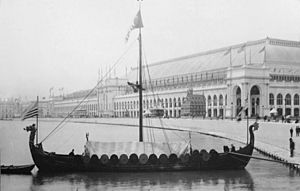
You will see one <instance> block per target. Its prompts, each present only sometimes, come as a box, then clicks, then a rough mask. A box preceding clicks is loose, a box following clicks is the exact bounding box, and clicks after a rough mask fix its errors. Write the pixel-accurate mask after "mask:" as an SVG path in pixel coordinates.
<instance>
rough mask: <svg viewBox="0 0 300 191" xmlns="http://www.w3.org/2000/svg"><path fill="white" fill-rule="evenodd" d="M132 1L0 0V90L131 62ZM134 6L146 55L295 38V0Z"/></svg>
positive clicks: (67, 80)
mask: <svg viewBox="0 0 300 191" xmlns="http://www.w3.org/2000/svg"><path fill="white" fill-rule="evenodd" d="M138 9H139V2H138V1H136V0H63V1H61V0H0V98H8V97H27V98H28V99H34V98H35V97H36V96H40V97H49V90H50V88H51V87H53V88H54V91H53V92H54V94H55V95H59V94H60V93H61V92H60V91H59V89H61V88H63V91H64V94H68V93H72V92H74V91H78V90H86V89H90V88H93V87H94V86H95V85H96V83H97V79H98V76H99V73H100V74H101V73H102V74H103V75H104V74H105V73H106V72H107V71H108V70H109V68H110V67H111V66H113V65H114V64H115V63H117V60H118V59H119V58H122V59H121V62H118V64H117V66H116V69H113V70H112V71H113V73H112V75H114V73H116V75H117V76H119V77H122V76H124V75H125V73H126V68H127V70H128V71H129V69H130V68H131V67H136V65H137V62H138V49H137V48H138V43H137V40H136V39H137V35H138V33H137V30H134V31H132V32H131V35H130V39H129V41H128V42H127V43H125V36H126V34H127V32H128V29H129V27H130V26H131V25H132V23H133V19H134V17H135V15H136V13H137V11H138ZM141 13H142V18H143V23H144V28H143V29H142V36H143V38H142V39H143V52H144V53H145V57H146V62H147V63H153V62H157V61H163V60H167V59H170V58H176V57H180V56H185V55H189V54H194V53H199V52H202V51H206V50H211V49H217V48H221V47H225V46H230V45H233V44H238V43H243V42H247V41H251V40H259V39H263V38H266V37H272V38H279V39H285V40H295V41H300V25H299V23H300V0H251V1H249V0H188V1H183V0H163V1H162V0H144V1H142V3H141ZM124 52H126V54H124ZM123 55H124V56H123ZM99 70H100V71H102V72H99Z"/></svg>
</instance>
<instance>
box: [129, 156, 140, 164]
mask: <svg viewBox="0 0 300 191" xmlns="http://www.w3.org/2000/svg"><path fill="white" fill-rule="evenodd" d="M138 161H139V158H138V156H137V155H136V154H135V153H133V154H131V155H130V157H129V162H130V163H131V164H136V163H137V162H138Z"/></svg>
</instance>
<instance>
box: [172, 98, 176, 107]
mask: <svg viewBox="0 0 300 191" xmlns="http://www.w3.org/2000/svg"><path fill="white" fill-rule="evenodd" d="M173 103H174V107H176V98H174V99H173Z"/></svg>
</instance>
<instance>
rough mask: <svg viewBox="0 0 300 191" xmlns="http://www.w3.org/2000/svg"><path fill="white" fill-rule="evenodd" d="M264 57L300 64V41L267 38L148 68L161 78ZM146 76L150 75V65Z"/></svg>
mask: <svg viewBox="0 0 300 191" xmlns="http://www.w3.org/2000/svg"><path fill="white" fill-rule="evenodd" d="M230 49H231V60H232V61H231V62H230V54H229V50H230ZM265 51H266V52H265ZM226 53H228V54H226ZM265 53H266V54H265ZM265 55H266V57H265ZM245 57H246V59H245ZM264 59H265V60H266V64H274V63H296V64H297V65H299V66H300V42H297V41H287V40H280V39H271V38H266V39H262V40H257V41H250V42H245V43H241V44H236V45H232V46H228V47H223V48H219V49H215V50H209V51H205V52H201V53H198V54H192V55H188V56H184V57H179V58H174V59H170V60H165V61H161V62H156V63H152V64H150V65H149V66H148V69H149V73H150V77H151V79H160V78H165V77H168V76H174V75H184V74H189V73H196V72H205V71H211V70H224V69H226V68H228V67H229V66H230V65H231V64H232V66H233V67H235V66H241V65H243V64H244V63H245V60H246V63H247V64H251V65H262V64H263V63H264ZM136 70H137V68H132V70H131V71H130V73H129V75H128V79H129V80H133V81H134V80H135V79H137V77H136V74H137V72H136ZM144 77H145V78H146V79H147V78H148V71H147V69H145V74H144Z"/></svg>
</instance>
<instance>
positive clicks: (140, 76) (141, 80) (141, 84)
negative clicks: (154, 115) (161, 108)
mask: <svg viewBox="0 0 300 191" xmlns="http://www.w3.org/2000/svg"><path fill="white" fill-rule="evenodd" d="M140 11H141V1H139V14H141V12H140ZM142 66H143V65H142V29H141V27H139V142H143V141H144V140H143V77H142Z"/></svg>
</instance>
